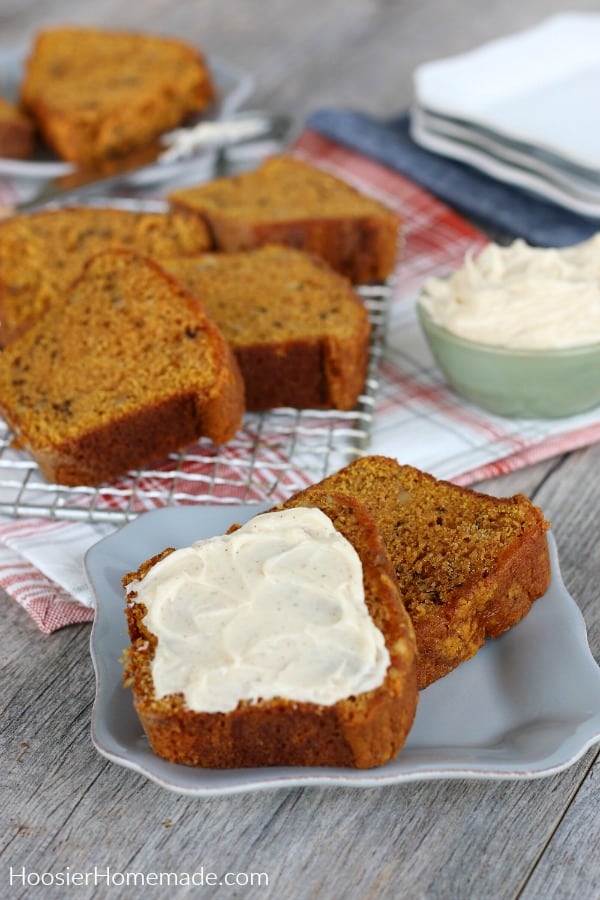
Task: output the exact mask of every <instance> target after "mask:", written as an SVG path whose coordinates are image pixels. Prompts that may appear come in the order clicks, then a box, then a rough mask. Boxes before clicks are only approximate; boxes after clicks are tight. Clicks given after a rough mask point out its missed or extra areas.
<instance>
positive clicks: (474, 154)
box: [410, 115, 600, 218]
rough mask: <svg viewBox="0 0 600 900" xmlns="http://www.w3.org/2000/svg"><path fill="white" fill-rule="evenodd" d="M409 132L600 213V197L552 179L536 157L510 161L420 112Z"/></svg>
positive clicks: (550, 196)
mask: <svg viewBox="0 0 600 900" xmlns="http://www.w3.org/2000/svg"><path fill="white" fill-rule="evenodd" d="M410 133H411V137H412V138H413V140H414V141H415V142H416V143H417V144H420V145H421V146H422V147H425V148H426V149H427V150H431V151H432V152H434V153H439V154H441V155H442V156H448V157H450V158H451V159H456V160H459V161H460V162H463V163H467V164H468V165H470V166H473V167H474V168H476V169H480V170H481V171H482V172H485V173H486V174H487V175H491V176H492V177H493V178H497V179H498V180H499V181H504V182H506V183H507V184H513V185H516V186H517V187H520V188H524V189H525V190H527V191H530V192H531V193H532V194H536V195H537V196H539V197H542V198H543V199H544V200H550V201H551V202H552V203H556V204H558V206H562V207H564V208H565V209H569V210H571V211H572V212H576V213H578V214H579V215H582V216H587V217H589V218H597V217H599V216H600V197H598V199H594V198H593V196H581V195H579V194H576V193H574V192H573V191H572V190H571V189H567V188H566V187H565V186H563V185H561V184H559V183H558V182H557V181H556V180H554V181H549V180H548V179H547V177H545V176H544V174H542V172H541V169H538V168H537V167H536V165H535V161H532V162H531V166H532V167H531V168H529V167H526V166H524V165H517V164H516V163H515V162H509V161H507V160H506V159H505V158H503V157H502V158H501V157H500V156H498V155H497V154H496V153H492V152H491V149H487V150H484V149H482V148H481V146H480V145H479V144H477V145H476V144H474V143H472V142H471V143H468V142H466V141H462V140H459V139H458V138H457V137H450V136H448V135H447V134H445V133H441V132H439V131H438V130H434V129H433V128H432V127H430V125H425V123H424V122H423V121H422V119H421V118H420V117H419V116H418V115H414V116H411V122H410ZM496 149H497V148H496Z"/></svg>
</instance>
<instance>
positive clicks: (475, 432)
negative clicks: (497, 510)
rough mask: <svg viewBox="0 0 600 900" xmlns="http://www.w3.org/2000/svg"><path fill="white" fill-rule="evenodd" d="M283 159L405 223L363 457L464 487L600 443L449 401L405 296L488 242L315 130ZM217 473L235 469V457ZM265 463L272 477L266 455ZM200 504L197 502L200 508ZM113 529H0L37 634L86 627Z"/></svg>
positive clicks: (570, 424)
mask: <svg viewBox="0 0 600 900" xmlns="http://www.w3.org/2000/svg"><path fill="white" fill-rule="evenodd" d="M293 152H294V154H295V155H297V156H298V157H300V158H303V159H305V160H307V161H309V162H311V163H313V164H315V165H318V166H322V167H323V168H325V169H327V170H329V171H331V172H333V173H334V174H337V175H339V176H340V177H342V178H344V179H346V180H347V181H349V182H350V183H352V184H354V185H355V186H356V187H358V188H359V189H360V190H362V191H364V192H366V193H369V194H371V195H373V196H375V197H377V198H379V199H380V200H382V201H383V202H385V203H387V204H388V205H389V206H391V207H392V208H393V209H395V210H396V211H397V212H398V213H399V215H400V216H401V218H402V220H403V223H404V227H403V247H402V249H401V252H400V254H399V259H398V264H397V271H396V287H395V294H394V298H393V301H392V304H391V310H390V319H389V330H388V340H387V345H386V348H385V353H384V357H383V360H382V364H381V385H380V390H379V393H378V396H377V400H376V405H375V410H374V417H373V426H372V441H371V445H370V447H369V448H368V451H369V452H373V453H385V454H388V455H390V456H394V457H396V458H398V460H399V461H400V462H401V463H410V464H413V465H416V466H418V467H419V468H421V469H425V470H427V471H430V472H431V473H432V474H434V475H436V476H437V477H442V478H447V479H450V480H452V481H454V482H456V483H460V484H470V483H473V482H475V481H479V480H482V479H484V478H487V477H493V476H495V475H499V474H503V473H507V472H510V471H513V470H515V469H517V468H519V467H521V466H524V465H527V464H530V463H532V462H535V461H538V460H541V459H544V458H548V457H550V456H554V455H556V454H559V453H564V452H567V451H569V450H573V449H575V448H577V447H582V446H584V445H587V444H590V443H592V442H594V441H597V440H599V439H600V408H597V409H595V410H592V411H590V412H588V413H585V414H581V415H578V416H573V417H571V418H565V419H558V420H512V419H502V418H500V417H495V416H492V415H490V414H488V413H485V412H483V411H482V410H480V409H478V408H477V407H475V406H473V405H471V404H469V403H468V402H467V401H465V400H463V399H462V398H460V397H459V396H458V395H456V394H454V392H453V391H452V390H451V389H450V388H449V387H448V386H447V385H446V383H445V382H444V380H443V378H442V376H441V374H440V373H439V371H438V370H437V368H436V366H435V364H434V362H433V360H432V358H431V356H430V355H429V352H428V350H427V348H426V346H425V343H424V340H423V338H422V336H421V334H420V331H419V326H418V323H417V319H416V313H415V295H416V293H417V291H418V289H419V287H420V286H421V284H422V283H423V281H424V280H425V279H426V278H427V277H429V276H431V275H436V274H442V273H444V272H447V271H450V270H452V269H454V268H456V267H457V266H459V265H461V264H462V261H463V259H464V255H465V253H466V252H467V250H470V249H477V248H479V247H482V246H483V245H484V243H485V242H486V238H485V237H484V236H483V234H482V233H480V232H479V231H478V230H477V229H476V228H474V227H473V226H472V225H470V224H469V223H467V222H466V221H465V220H464V219H463V218H462V217H461V216H460V215H459V214H457V213H456V212H455V211H453V210H452V209H451V208H449V207H448V206H447V205H446V204H445V203H442V202H441V201H440V200H438V199H435V198H434V197H433V196H432V194H430V193H429V192H427V191H426V190H424V189H423V188H422V187H420V186H418V185H417V184H416V183H415V182H414V180H410V179H408V178H407V177H405V176H404V175H401V174H400V173H398V172H397V171H393V170H392V169H390V168H389V167H387V166H384V165H382V164H381V163H380V162H378V161H375V160H373V159H371V158H369V157H368V156H365V155H364V154H361V153H358V152H356V151H354V150H351V149H349V148H348V147H346V146H344V145H343V144H340V143H338V142H336V141H332V140H330V139H329V138H326V137H324V136H323V135H322V134H319V133H317V132H316V131H314V130H308V131H306V132H305V133H304V134H303V135H302V136H301V137H300V139H299V140H298V141H297V143H296V144H295V145H294V148H293ZM246 452H251V448H250V447H248V449H247V451H246ZM203 465H204V464H203ZM227 465H228V466H229V468H231V469H232V470H235V466H236V456H235V452H234V450H233V449H232V450H231V455H230V459H229V460H228V461H227ZM261 465H263V466H264V465H266V464H265V463H261ZM268 465H269V466H271V467H272V470H273V471H275V470H276V467H277V465H278V459H277V453H276V450H274V451H273V457H272V459H270V460H269V462H268ZM201 469H202V467H200V469H199V478H202V477H203V474H202V471H201ZM261 475H264V476H265V483H266V482H267V481H269V480H270V478H271V475H272V472H266V471H265V472H260V471H259V472H258V473H257V477H258V478H259V481H260V477H261ZM306 483H307V477H306V474H305V472H303V471H302V470H301V469H300V468H299V469H298V470H297V471H295V470H292V471H288V472H287V474H286V477H285V479H283V480H281V481H280V483H279V485H278V488H277V491H276V492H275V493H274V494H270V496H271V497H272V499H273V500H274V501H276V500H278V499H280V498H283V497H285V496H286V495H289V494H290V493H292V492H293V491H294V490H297V489H298V488H300V487H302V486H303V485H304V484H306ZM210 484H211V488H210V490H211V491H212V492H213V494H214V496H215V499H218V500H219V501H220V502H222V501H223V500H234V501H235V500H236V499H237V500H238V501H239V500H241V499H243V500H253V499H261V489H260V484H257V487H256V490H255V491H254V493H253V494H252V495H251V496H248V494H247V491H246V492H244V493H243V494H242V493H240V492H237V491H236V490H235V489H232V488H230V487H228V486H227V483H226V479H220V478H219V477H218V474H217V477H214V473H213V477H212V478H211V482H210ZM217 495H218V496H217ZM207 499H208V500H209V501H210V497H208V498H207V497H206V496H204V495H203V496H202V498H201V502H207ZM114 527H115V526H114V525H110V524H90V523H88V522H83V521H81V522H67V521H58V520H43V519H36V520H32V519H26V518H25V519H24V518H21V519H6V518H5V519H3V520H1V521H0V548H1V552H0V585H1V586H2V587H3V588H4V589H5V590H6V591H7V592H8V593H9V594H10V595H11V596H12V597H14V599H15V600H17V602H19V603H21V605H22V606H23V607H24V608H25V609H27V611H28V612H29V614H30V615H31V616H32V618H33V619H34V620H35V622H36V624H37V625H38V627H39V628H40V629H41V630H42V631H45V632H48V633H49V632H51V631H53V630H55V629H56V628H59V627H61V626H63V625H67V624H70V623H74V622H81V621H88V620H89V619H91V618H92V616H93V598H92V596H91V592H90V589H89V587H88V585H87V582H86V579H85V574H84V568H83V557H84V555H85V551H86V549H87V548H88V547H89V546H91V545H92V544H93V543H95V542H96V541H97V540H98V539H100V538H101V537H103V536H104V535H105V534H107V533H108V532H110V531H111V530H113V529H114Z"/></svg>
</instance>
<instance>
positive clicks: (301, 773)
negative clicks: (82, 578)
mask: <svg viewBox="0 0 600 900" xmlns="http://www.w3.org/2000/svg"><path fill="white" fill-rule="evenodd" d="M267 506H268V504H263V505H262V506H231V507H227V506H222V505H221V506H180V507H166V508H163V509H159V510H153V511H152V512H149V513H145V514H144V515H142V516H140V517H138V518H137V519H135V520H133V522H131V523H129V524H127V525H125V526H124V527H123V528H122V529H120V530H119V531H116V532H113V533H112V534H111V535H109V536H108V537H106V538H104V539H103V540H101V541H100V542H99V543H98V544H96V545H95V546H94V547H92V549H91V550H90V551H89V552H88V554H87V557H86V569H87V573H88V577H89V580H90V583H91V586H92V588H93V590H94V593H95V596H96V603H97V612H96V617H95V620H94V624H93V628H92V635H91V642H90V644H91V654H92V660H93V663H94V669H95V673H96V698H95V702H94V708H93V712H92V740H93V742H94V745H95V746H96V748H97V750H98V751H99V752H100V753H101V754H102V755H104V756H105V757H107V758H108V759H110V760H112V761H113V762H115V763H117V764H119V765H122V766H124V767H126V768H129V769H133V770H134V771H136V772H138V773H140V774H142V775H144V776H146V777H147V778H149V779H151V780H152V781H155V782H156V783H158V784H160V785H162V786H163V787H165V788H168V789H170V790H172V791H176V792H178V793H181V794H188V795H194V796H199V797H201V796H211V795H225V794H234V793H238V792H243V791H258V790H267V789H274V788H290V787H302V786H309V785H312V786H321V787H323V786H328V785H335V786H344V787H377V786H384V785H391V784H400V783H403V782H409V781H420V780H431V779H439V778H479V779H525V778H539V777H543V776H549V775H552V774H554V773H556V772H558V771H560V770H561V769H564V768H566V767H567V766H569V765H571V764H573V763H574V762H575V761H576V760H577V759H579V758H580V757H581V756H582V755H583V753H584V752H585V751H586V750H587V749H588V748H589V747H590V746H592V745H593V744H595V743H596V742H598V741H600V669H599V668H598V666H597V664H596V662H595V661H594V658H593V657H592V655H591V653H590V649H589V646H588V643H587V637H586V630H585V624H584V621H583V617H582V615H581V613H580V611H579V609H578V607H577V606H576V604H575V602H574V601H573V599H572V598H571V597H570V596H569V594H568V593H567V591H566V589H565V587H564V585H563V583H562V580H561V576H560V572H559V567H558V558H557V553H556V547H555V544H554V541H553V540H552V538H550V549H551V555H552V584H551V586H550V588H549V590H548V592H547V593H546V595H545V596H544V597H543V598H540V600H538V601H537V602H536V603H535V604H534V607H533V609H532V611H531V612H530V614H529V615H528V616H527V617H526V618H525V619H524V620H523V621H522V622H521V623H520V624H519V625H518V626H517V627H515V628H513V629H512V630H511V631H509V632H507V633H506V634H505V635H503V636H502V637H501V638H499V639H498V640H496V641H492V642H489V643H488V644H487V645H486V646H485V647H484V648H483V649H482V650H481V651H480V652H479V653H478V654H477V656H475V657H474V658H473V659H472V660H470V661H469V662H467V663H464V664H463V665H462V666H460V667H459V668H458V669H456V670H455V671H454V672H452V673H451V674H450V675H448V676H447V677H446V678H443V679H441V680H440V681H437V682H436V683H435V684H433V685H431V686H430V687H428V688H427V689H426V690H425V691H423V692H422V693H421V697H420V701H419V708H418V711H417V716H416V720H415V723H414V726H413V729H412V731H411V733H410V735H409V737H408V741H407V743H406V745H405V747H404V748H403V749H402V751H401V752H400V754H399V755H398V757H397V758H396V759H395V760H393V761H391V762H389V763H387V764H386V765H384V766H381V767H379V768H377V769H371V770H365V771H359V770H354V769H342V768H314V769H311V768H291V767H290V768H265V769H232V770H222V771H221V770H215V769H197V768H190V767H187V766H181V765H176V764H174V763H169V762H166V761H165V760H163V759H160V758H159V757H157V756H155V754H154V753H153V752H152V751H151V750H150V747H149V745H148V742H147V740H146V738H145V736H144V733H143V731H142V728H141V726H140V723H139V720H138V718H137V715H136V713H135V711H134V708H133V702H132V697H131V692H130V691H129V690H127V689H125V688H124V687H123V685H122V672H123V668H122V662H121V661H120V660H121V656H122V652H123V649H124V648H125V647H126V646H127V645H128V643H129V641H128V637H127V630H126V624H125V616H124V612H123V607H124V600H123V590H122V588H121V578H122V576H123V575H124V574H125V573H126V572H128V571H132V570H135V569H137V567H138V566H139V564H140V563H141V562H142V561H143V560H144V559H147V558H148V557H150V556H152V555H153V554H155V553H158V552H159V551H160V550H162V549H163V548H164V547H167V546H173V547H181V546H186V545H188V544H190V543H191V542H192V541H194V540H197V539H200V538H204V537H210V536H211V535H214V534H218V533H222V532H223V531H225V530H226V529H227V528H228V527H229V525H230V524H232V523H233V522H243V521H246V520H247V519H248V518H249V517H250V516H251V515H254V514H255V513H257V512H258V511H259V510H263V509H265V508H267Z"/></svg>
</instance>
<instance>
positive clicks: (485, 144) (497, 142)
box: [411, 106, 600, 203]
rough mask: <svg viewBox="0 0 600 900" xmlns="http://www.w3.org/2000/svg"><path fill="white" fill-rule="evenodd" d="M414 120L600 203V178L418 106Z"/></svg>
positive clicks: (575, 195) (433, 132)
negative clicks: (590, 177)
mask: <svg viewBox="0 0 600 900" xmlns="http://www.w3.org/2000/svg"><path fill="white" fill-rule="evenodd" d="M411 121H415V122H416V123H418V126H419V128H420V129H425V130H426V131H428V132H430V133H432V134H438V135H440V136H441V137H445V138H448V139H449V140H452V141H456V142H457V143H459V144H467V145H469V144H470V145H471V146H473V147H475V148H476V149H478V150H482V151H483V152H484V153H487V154H490V155H492V156H496V157H497V158H498V159H500V160H502V161H503V162H505V163H507V164H508V165H512V166H517V167H519V168H522V169H528V170H530V171H532V172H534V173H536V174H537V175H538V176H540V177H541V178H543V179H545V180H546V181H548V182H549V183H550V184H551V185H555V186H556V187H557V188H559V190H562V191H564V192H565V193H566V194H567V195H570V194H572V195H573V197H574V199H580V200H583V201H585V202H590V201H591V202H597V203H600V178H598V179H594V180H592V179H589V178H586V177H585V176H583V175H580V174H579V170H576V169H575V168H574V167H572V166H569V167H568V168H567V167H565V166H561V165H558V164H555V163H553V162H552V161H551V160H550V159H549V158H548V157H547V156H542V155H541V154H539V153H536V152H535V151H534V150H523V149H521V146H522V145H520V144H515V143H513V142H512V141H508V140H506V139H504V138H502V137H501V136H499V135H495V134H494V133H493V132H490V131H487V130H483V129H480V128H477V126H475V125H469V124H468V123H464V122H459V121H457V120H456V119H450V118H447V117H446V116H438V115H437V114H436V113H430V112H428V111H427V110H424V109H421V108H420V107H418V106H413V108H412V109H411Z"/></svg>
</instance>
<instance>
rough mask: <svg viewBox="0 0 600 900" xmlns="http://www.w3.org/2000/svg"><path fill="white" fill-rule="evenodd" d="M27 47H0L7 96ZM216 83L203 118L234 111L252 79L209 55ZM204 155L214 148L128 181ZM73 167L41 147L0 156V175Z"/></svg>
mask: <svg viewBox="0 0 600 900" xmlns="http://www.w3.org/2000/svg"><path fill="white" fill-rule="evenodd" d="M26 55H27V51H26V50H23V49H11V48H7V47H2V48H0V93H1V94H4V96H6V97H7V98H8V99H9V100H13V101H14V100H16V99H17V96H18V88H19V83H20V80H21V73H22V71H23V63H24V60H25V57H26ZM207 61H208V65H209V67H210V70H211V73H212V76H213V79H214V82H215V86H216V89H217V100H216V101H215V103H213V104H212V106H211V107H210V109H209V110H207V112H206V113H205V114H204V115H203V116H202V118H203V119H206V120H209V121H211V120H220V119H224V118H226V117H227V116H230V115H232V114H233V113H234V112H236V111H237V110H238V109H239V108H240V106H241V105H242V104H243V103H244V102H245V101H246V100H247V99H248V97H249V96H250V95H251V94H252V91H253V89H254V81H253V79H252V78H251V77H250V76H249V75H247V74H246V73H244V72H241V71H239V70H238V69H236V68H234V67H232V66H230V65H228V64H227V63H224V62H223V61H222V60H219V59H214V58H212V57H209V58H208V60H207ZM204 157H206V160H207V161H208V162H212V160H213V158H214V151H209V150H207V151H206V153H204V154H202V156H197V157H195V158H194V159H193V160H191V161H185V162H178V163H170V164H162V165H160V166H158V165H150V166H145V167H144V168H143V169H139V170H137V171H136V172H135V173H132V174H131V175H130V176H128V179H127V180H128V181H129V182H131V183H135V184H146V183H152V182H154V181H156V180H157V178H158V179H159V180H163V179H166V178H171V177H173V176H174V175H178V174H180V173H181V172H184V171H185V169H186V167H187V168H189V167H190V166H193V165H195V166H198V164H199V162H201V161H202V159H204ZM73 170H74V166H73V165H72V164H71V163H67V162H63V161H62V160H59V159H57V157H55V156H53V155H52V153H51V151H47V152H44V151H41V152H40V155H39V157H36V158H35V159H32V160H22V159H8V158H6V157H3V158H2V157H0V176H2V175H5V176H7V177H9V178H19V179H23V180H35V181H37V180H46V179H48V178H58V177H60V176H61V175H67V174H69V173H70V172H72V171H73Z"/></svg>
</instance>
